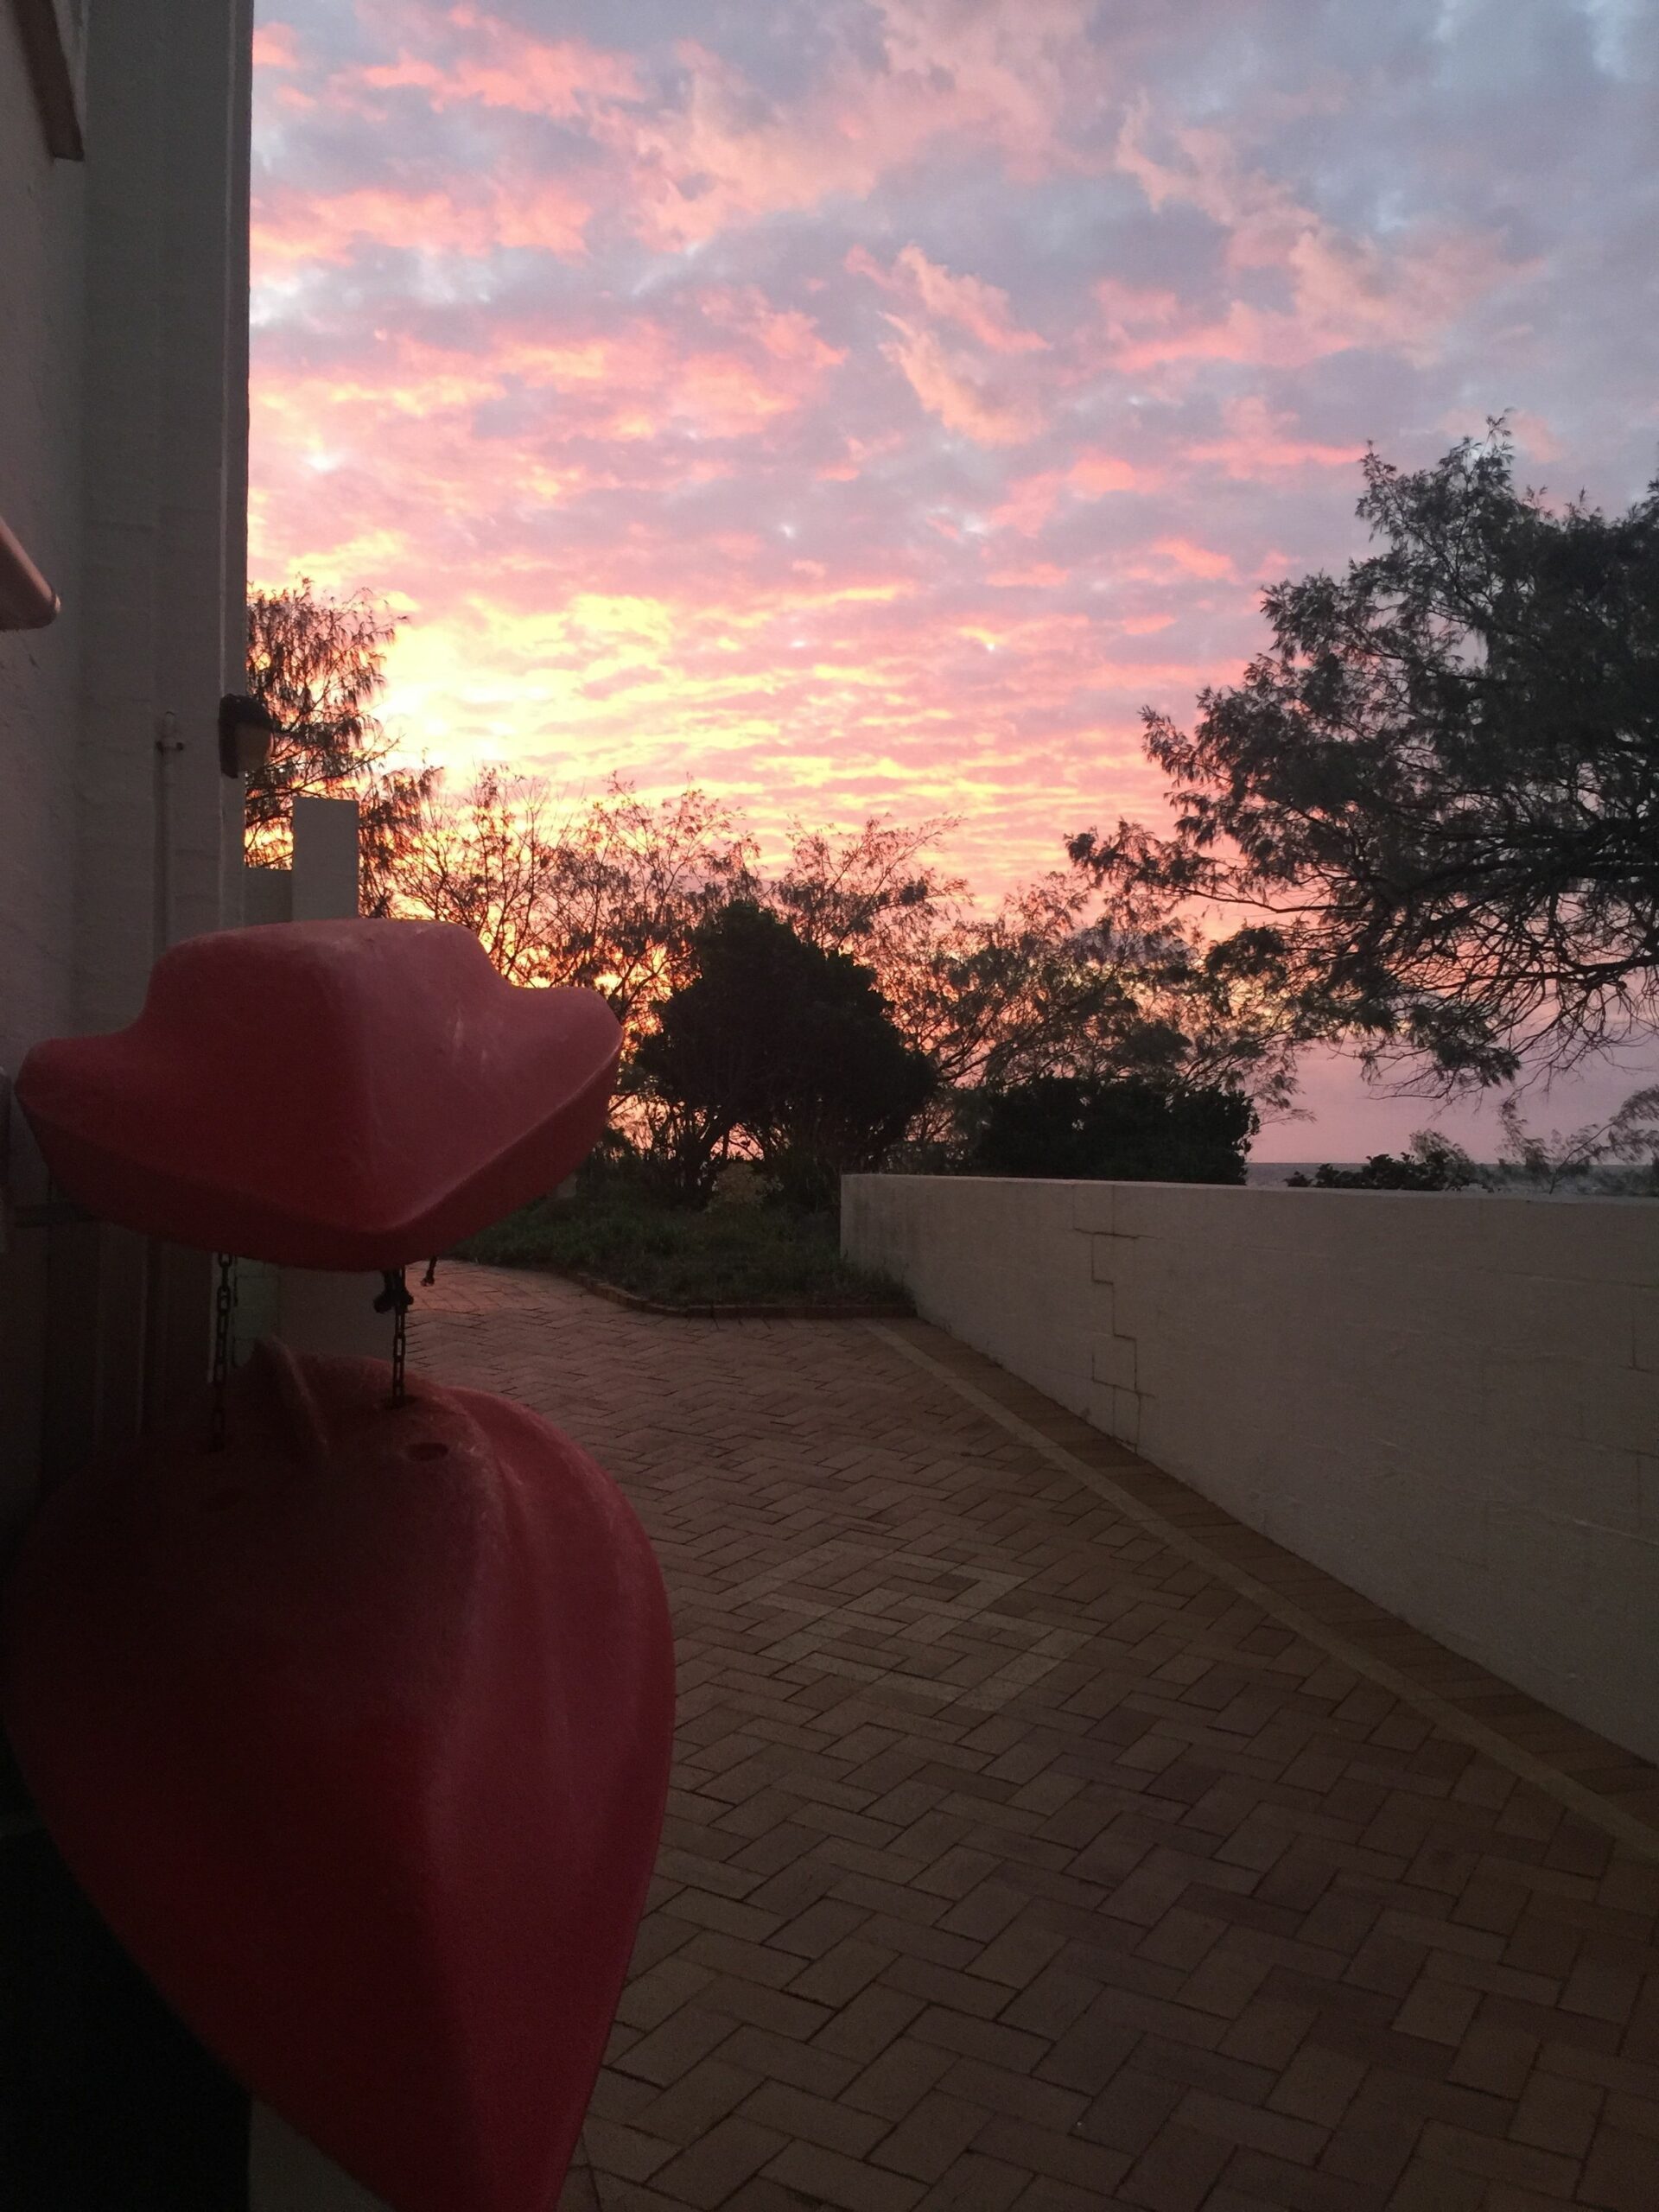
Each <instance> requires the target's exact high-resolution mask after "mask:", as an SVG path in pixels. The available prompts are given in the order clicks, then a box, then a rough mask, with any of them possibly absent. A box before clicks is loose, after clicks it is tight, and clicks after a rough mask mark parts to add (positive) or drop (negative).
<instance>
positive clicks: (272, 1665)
mask: <svg viewBox="0 0 1659 2212" xmlns="http://www.w3.org/2000/svg"><path fill="white" fill-rule="evenodd" d="M386 1388H387V1370H385V1368H384V1367H383V1366H381V1365H380V1364H379V1363H376V1362H371V1361H358V1360H344V1359H324V1358H317V1357H296V1356H295V1355H293V1354H291V1353H288V1352H286V1351H283V1349H282V1348H280V1347H275V1346H262V1347H260V1348H259V1351H258V1352H257V1354H256V1357H255V1360H254V1362H253V1363H251V1366H250V1367H249V1368H248V1369H246V1370H243V1371H242V1372H241V1373H240V1374H238V1376H236V1377H235V1378H234V1380H233V1383H232V1391H231V1402H230V1406H229V1427H228V1442H227V1444H226V1446H225V1448H223V1449H221V1450H219V1451H218V1452H214V1451H212V1450H210V1449H208V1448H207V1447H206V1446H203V1445H202V1444H201V1443H200V1426H198V1427H196V1428H194V1429H193V1430H191V1431H189V1432H183V1431H181V1432H179V1433H174V1434H171V1435H168V1436H166V1437H157V1438H154V1439H151V1440H146V1441H145V1442H144V1443H143V1445H141V1446H139V1447H137V1449H136V1450H135V1452H133V1453H132V1454H131V1455H130V1456H129V1457H128V1458H127V1459H125V1460H124V1461H123V1462H122V1463H121V1464H118V1465H109V1466H105V1467H104V1468H101V1469H96V1470H93V1471H90V1472H89V1473H87V1474H86V1475H84V1476H82V1477H80V1478H77V1479H76V1480H74V1481H73V1482H71V1483H69V1484H66V1485H65V1486H64V1488H63V1489H62V1490H60V1491H58V1492H57V1493H55V1494H54V1497H52V1498H51V1499H49V1500H48V1503H47V1504H46V1505H45V1507H44V1508H43V1509H42V1510H41V1513H40V1514H39V1515H38V1516H36V1519H35V1522H34V1523H33V1525H32V1527H31V1529H30V1530H29V1534H28V1535H27V1536H26V1538H25V1540H24V1541H23V1544H22V1549H21V1552H20V1554H19V1555H18V1558H17V1560H16V1565H15V1567H14V1569H13V1572H12V1574H11V1577H10V1582H9V1585H8V1587H7V1590H6V1592H5V1597H4V1605H3V1618H0V1637H3V1677H0V1691H3V1708H4V1718H5V1721H6V1726H7V1728H8V1730H9V1732H10V1735H11V1738H12V1741H13V1744H14V1745H15V1748H16V1752H17V1755H18V1758H19V1760H20V1763H21V1764H22V1768H23V1771H24V1774H25V1776H26V1778H27V1779H28V1781H29V1786H30V1789H31V1791H32V1793H33V1794H34V1796H35V1801H36V1802H37V1804H38V1806H39V1808H40V1811H41V1817H42V1819H43V1820H44V1821H45V1823H46V1825H47V1827H48V1830H49V1832H50V1833H51V1834H52V1836H53V1838H54V1841H55V1842H56V1844H57V1846H58V1847H59V1849H60V1852H61V1853H62V1854H63V1857H64V1859H66V1861H67V1864H68V1866H69V1867H70V1869H71V1871H72V1872H73V1873H74V1875H75V1876H76V1878H77V1879H78V1880H79V1883H80V1884H81V1885H82V1887H83V1888H84V1889H85V1890H86V1893H87V1895H88V1896H89V1897H91V1898H92V1902H93V1903H94V1904H95V1905H97V1907H98V1908H99V1910H100V1911H101V1912H102V1913H103V1915H104V1916H105V1919H106V1920H107V1921H108V1923H109V1924H110V1925H111V1928H112V1929H113V1930H114V1931H115V1933H116V1935H117V1936H118V1937H119V1939H120V1940H121V1942H123V1943H124V1946H125V1947H126V1948H127V1949H128V1950H129V1952H130V1954H131V1955H132V1956H133V1958H134V1959H135V1960H136V1961H137V1963H138V1964H139V1966H140V1967H143V1970H144V1971H145V1972H146V1974H149V1977H150V1979H151V1980H153V1981H154V1982H155V1984H156V1986H157V1987H158V1988H159V1990H160V1991H161V1992H162V1995H163V1996H164V1997H165V1998H166V1999H168V2002H169V2003H170V2004H171V2005H173V2006H174V2007H175V2010H176V2011H177V2012H179V2013H180V2015H181V2017H182V2018H183V2019H184V2020H185V2021H186V2022H187V2023H188V2024H189V2025H190V2026H191V2027H192V2028H193V2029H194V2031H195V2032H196V2033H197V2034H198V2035H199V2036H200V2037H201V2039H202V2040H203V2042H204V2043H206V2044H207V2046H208V2047H209V2048H210V2049H211V2050H213V2051H214V2052H215V2053H216V2054H217V2055H218V2056H219V2058H220V2059H221V2060H222V2061H223V2062H224V2063H225V2064H226V2066H227V2067H228V2068H229V2069H231V2071H232V2073H233V2074H235V2075H237V2076H238V2079H239V2080H240V2081H241V2082H243V2083H244V2084H245V2087H246V2088H248V2089H249V2090H250V2091H251V2092H252V2093H253V2094H256V2095H257V2096H259V2097H260V2098H262V2099H263V2100H264V2101H265V2102H266V2103H268V2104H270V2106H271V2107H274V2108H275V2109H276V2110H277V2112H279V2113H281V2114H282V2115H283V2118H284V2119H286V2120H289V2122H290V2123H291V2125H293V2126H295V2127H296V2128H297V2129H298V2130H299V2131H300V2132H301V2133H302V2134H304V2135H306V2136H307V2137H308V2138H309V2139H310V2140H311V2141H312V2142H314V2143H315V2145H317V2146H318V2148H320V2149H321V2150H322V2151H324V2152H327V2154H328V2156H329V2157H330V2158H334V2160H335V2161H336V2162H337V2163H338V2164H340V2165H341V2166H343V2167H344V2168H345V2169H346V2171H347V2172H348V2173H350V2174H352V2175H353V2177H355V2178H356V2179H357V2180H359V2182H361V2183H363V2185H364V2186H365V2188H367V2189H369V2190H372V2191H373V2192H374V2193H375V2194H376V2195H378V2196H380V2197H382V2198H384V2199H385V2202H387V2203H388V2204H389V2205H391V2207H393V2208H394V2212H552V2208H553V2207H554V2205H555V2204H556V2200H557V2196H558V2193H559V2189H560V2184H561V2183H562V2181H563V2175H564V2172H565V2169H566V2166H567V2164H568V2162H569V2157H570V2155H571V2152H572V2150H573V2148H574V2145H575V2140H576V2137H577V2134H578V2132H579V2130H580V2127H581V2124H582V2115H583V2112H584V2110H585V2107H586V2104H587V2101H588V2095H589V2094H590V2092H591V2089H592V2086H593V2082H594V2075H595V2074H596V2072H597V2069H598V2067H599V2063H600V2060H601V2054H602V2051H603V2048H604V2044H605V2039H606V2036H607V2032H608V2030H609V2026H610V2023H611V2019H612V2017H613V2012H614V2010H615V2006H616V2002H617V1999H618V1996H619V1994H620V1989H621V1985H622V1980H623V1977H624V1974H625V1972H626V1965H627V1960H628V1955H629V1952H630V1950H631V1948H632V1939H633V1936H634V1932H635V1929H636V1927H637V1924H638V1922H639V1915H640V1913H641V1911H642V1910H643V1907H644V1903H645V1891H646V1887H647V1884H648V1881H649V1878H650V1873H651V1867H652V1860H653V1859H654V1856H655V1851H656V1846H657V1840H658V1832H659V1828H660V1823H661V1819H662V1812H663V1805H664V1794H665V1791H666V1787H667V1775H668V1762H669V1756H670V1750H671V1737H672V1727H673V1660H672V1646H671V1635H670V1629H669V1622H668V1614H667V1607H666V1602H665V1599H664V1592H663V1587H662V1581H661V1577H660V1575H659V1573H658V1568H657V1566H656V1562H655V1560H654V1558H653V1557H652V1552H651V1548H650V1546H649V1544H648V1542H647V1541H646V1539H645V1535H644V1532H643V1531H642V1530H641V1529H640V1528H639V1523H638V1522H637V1521H636V1520H635V1518H634V1516H633V1515H632V1511H631V1510H630V1509H629V1508H628V1506H627V1504H626V1502H625V1501H624V1500H623V1498H622V1497H621V1496H620V1492H618V1491H617V1490H616V1489H615V1487H614V1485H613V1484H611V1483H610V1482H609V1480H608V1479H607V1477H606V1476H605V1475H604V1474H603V1473H602V1472H601V1471H600V1469H599V1468H598V1467H597V1466H596V1465H594V1462H593V1461H592V1460H591V1459H588V1457H587V1456H586V1454H585V1453H583V1452H581V1451H580V1450H579V1449H578V1447H577V1446H575V1445H574V1444H572V1443H570V1442H569V1440H567V1439H566V1438H564V1437H563V1436H561V1435H560V1434H559V1433H558V1432H557V1431H556V1430H554V1429H553V1428H551V1427H549V1425H548V1424H547V1423H545V1422H544V1421H541V1420H540V1419H538V1418H537V1416H536V1415H535V1414H531V1413H529V1412H527V1411H526V1410H525V1409H524V1408H520V1407H518V1406H514V1405H512V1404H509V1403H508V1402H505V1401H504V1400H501V1399H497V1398H493V1397H489V1396H486V1395H483V1394H481V1393H476V1392H471V1391H460V1390H443V1389H437V1388H435V1386H433V1385H430V1384H428V1383H424V1382H421V1381H418V1380H416V1381H415V1382H413V1383H412V1385H411V1392H410V1400H409V1402H408V1403H407V1404H405V1405H404V1407H402V1408H396V1409H388V1408H387V1407H386V1404H385V1398H386Z"/></svg>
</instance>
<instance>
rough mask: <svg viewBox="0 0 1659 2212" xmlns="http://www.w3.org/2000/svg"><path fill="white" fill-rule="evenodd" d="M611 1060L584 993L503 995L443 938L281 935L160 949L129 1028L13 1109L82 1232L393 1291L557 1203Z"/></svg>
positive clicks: (380, 930) (22, 1077)
mask: <svg viewBox="0 0 1659 2212" xmlns="http://www.w3.org/2000/svg"><path fill="white" fill-rule="evenodd" d="M620 1046H621V1032H620V1028H619V1027H618V1025H617V1022H616V1019H615V1017H614V1015H613V1014H612V1013H611V1011H610V1009H609V1007H607V1005H606V1004H605V1001H603V1000H602V999H601V997H600V996H599V995H598V994H597V993H595V992H593V991H578V990H545V991H544V990H521V989H518V988H515V987H514V986H513V985H512V984H511V983H506V982H503V981H502V979H501V978H500V976H498V975H497V974H496V972H495V970H494V969H493V968H492V966H491V965H490V963H489V960H488V957H486V954H485V952H484V950H483V948H482V946H481V945H480V944H479V942H478V940H477V938H475V937H474V936H473V935H472V933H471V932H470V931H467V930H464V929H461V928H459V927H457V926H456V925H454V923H450V922H387V921H346V922H283V923H276V924H272V925H269V926H266V927H264V928H259V929H247V930H224V931H219V932H218V933H216V934H214V935H212V936H208V937H198V938H190V939H189V940H188V942H187V943H186V944H179V945H175V946H174V948H173V949H172V950H170V951H168V952H165V953H163V954H162V957H161V958H160V959H159V960H158V961H157V962H156V967H155V970H154V972H153V974H152V975H151V977H150V983H149V996H148V997H147V999H146V1000H145V1001H144V1007H143V1013H142V1014H140V1015H139V1016H138V1019H137V1020H136V1021H135V1022H133V1023H132V1024H131V1025H130V1027H127V1028H125V1029H121V1030H117V1031H115V1032H114V1033H112V1034H111V1035H108V1036H103V1037H60V1038H54V1039H52V1040H51V1041H50V1042H48V1043H46V1044H41V1045H37V1046H35V1048H34V1050H33V1051H32V1052H30V1053H29V1056H28V1057H27V1058H26V1059H25V1060H24V1062H23V1064H22V1068H21V1069H20V1070H19V1071H18V1076H17V1098H18V1103H20V1104H21V1105H22V1109H23V1110H24V1112H25V1113H26V1114H27V1115H28V1116H29V1122H30V1125H31V1126H32V1128H34V1131H35V1136H36V1137H37V1139H38V1140H39V1142H40V1147H41V1152H42V1154H44V1155H45V1159H46V1162H47V1165H48V1167H49V1168H50V1169H51V1171H52V1173H53V1174H54V1177H55V1178H56V1179H57V1181H58V1182H59V1184H60V1185H61V1187H62V1188H63V1189H64V1190H65V1191H66V1192H68V1194H69V1196H70V1197H71V1198H74V1199H76V1200H78V1201H79V1204H80V1205H83V1206H85V1207H86V1209H87V1211H89V1212H91V1213H93V1214H96V1215H97V1216H98V1217H99V1219H100V1220H104V1221H112V1222H117V1223H119V1224H121V1225H122V1226H123V1227H124V1228H127V1229H135V1230H139V1231H140V1232H141V1233H142V1234H143V1235H146V1236H165V1237H168V1238H170V1239H172V1240H173V1241H174V1242H175V1243H181V1244H194V1245H196V1246H198V1247H200V1249H203V1250H205V1251H217V1252H234V1253H238V1254H239V1255H241V1256H242V1257H244V1258H245V1259H251V1260H268V1261H274V1262H277V1263H279V1264H281V1265H283V1266H287V1267H300V1268H334V1269H339V1270H348V1269H360V1268H396V1267H401V1266H403V1265H404V1264H406V1263H407V1262H409V1261H410V1260H418V1259H424V1258H426V1257H427V1256H428V1255H429V1254H431V1253H434V1252H442V1251H445V1250H447V1249H448V1247H449V1246H450V1245H452V1244H454V1243H455V1242H456V1241H457V1240H458V1239H459V1238H461V1237H463V1236H470V1235H472V1234H473V1232H474V1230H480V1229H483V1228H485V1227H486V1226H487V1225H488V1224H490V1223H491V1222H493V1221H499V1220H500V1219H501V1217H503V1216H504V1215H505V1214H508V1213H511V1212H512V1210H513V1209H514V1208H515V1207H516V1206H518V1205H523V1204H524V1201H525V1200H526V1199H528V1198H537V1197H540V1196H541V1195H542V1194H543V1192H547V1191H550V1190H552V1189H553V1188H554V1187H555V1185H557V1184H558V1183H560V1182H562V1181H563V1179H564V1178H565V1177H566V1176H567V1175H569V1173H571V1171H572V1170H573V1169H574V1168H575V1167H576V1166H578V1165H579V1164H580V1163H581V1161H582V1160H583V1159H584V1158H585V1157H586V1156H587V1154H588V1152H589V1150H590V1149H591V1148H592V1147H593V1145H594V1142H595V1141H596V1140H597V1139H598V1137H599V1135H600V1133H601V1130H602V1129H603V1128H604V1126H605V1116H606V1109H607V1104H608V1103H609V1099H610V1092H611V1084H612V1079H613V1077H614V1075H615V1072H616V1062H617V1055H618V1052H619V1051H620Z"/></svg>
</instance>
